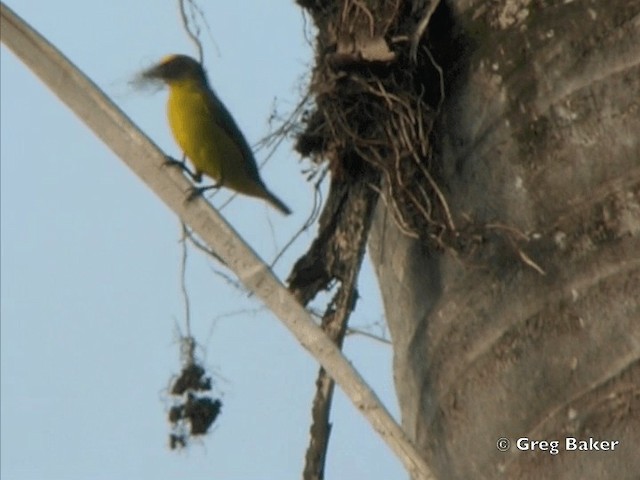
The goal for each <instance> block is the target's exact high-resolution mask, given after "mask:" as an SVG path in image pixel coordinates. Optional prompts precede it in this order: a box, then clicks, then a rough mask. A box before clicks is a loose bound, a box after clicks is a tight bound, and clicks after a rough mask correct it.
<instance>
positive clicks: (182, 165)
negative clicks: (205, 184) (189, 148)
mask: <svg viewBox="0 0 640 480" xmlns="http://www.w3.org/2000/svg"><path fill="white" fill-rule="evenodd" d="M164 166H166V167H178V168H179V169H180V170H182V171H183V172H184V173H186V174H187V175H189V177H191V179H192V180H193V181H194V182H196V183H200V181H201V180H202V174H201V173H200V172H198V171H196V172H192V171H191V170H189V167H187V162H186V161H185V159H184V158H183V159H182V160H176V159H175V158H173V157H171V156H169V155H166V156H165V161H164Z"/></svg>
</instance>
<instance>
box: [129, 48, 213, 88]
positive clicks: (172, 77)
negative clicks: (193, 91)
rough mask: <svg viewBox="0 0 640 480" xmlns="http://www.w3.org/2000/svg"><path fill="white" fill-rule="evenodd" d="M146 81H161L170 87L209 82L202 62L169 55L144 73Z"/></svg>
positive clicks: (186, 56)
mask: <svg viewBox="0 0 640 480" xmlns="http://www.w3.org/2000/svg"><path fill="white" fill-rule="evenodd" d="M142 78H143V79H146V80H161V81H163V82H165V83H166V84H168V85H171V84H175V83H180V82H184V81H197V82H204V83H206V82H207V77H206V74H205V72H204V69H203V68H202V65H201V64H200V62H198V61H197V60H196V59H194V58H191V57H189V56H188V55H168V56H166V57H164V58H163V59H162V60H161V61H160V63H158V64H157V65H155V66H154V67H151V68H150V69H149V70H146V71H144V72H142Z"/></svg>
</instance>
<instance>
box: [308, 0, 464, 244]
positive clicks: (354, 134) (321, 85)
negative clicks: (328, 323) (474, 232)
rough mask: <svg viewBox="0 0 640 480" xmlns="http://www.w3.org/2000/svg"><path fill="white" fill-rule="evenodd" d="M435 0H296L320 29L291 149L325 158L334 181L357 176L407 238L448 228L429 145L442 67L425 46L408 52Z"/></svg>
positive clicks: (441, 90) (438, 234) (438, 233)
mask: <svg viewBox="0 0 640 480" xmlns="http://www.w3.org/2000/svg"><path fill="white" fill-rule="evenodd" d="M434 1H435V0H432V2H428V1H425V0H417V1H409V0H368V1H365V0H343V1H299V2H298V3H300V4H301V5H303V6H305V7H306V8H307V9H308V10H309V11H310V12H311V15H312V16H313V18H314V20H315V22H316V25H317V26H318V29H319V35H318V38H317V45H316V52H317V58H316V68H315V70H314V75H313V80H312V85H311V92H312V94H313V95H314V98H315V110H314V111H313V112H312V113H310V114H309V115H308V116H307V118H306V119H305V121H306V130H305V132H304V133H303V134H302V135H300V137H299V139H298V144H297V149H298V151H299V152H300V153H301V154H303V155H305V156H309V157H311V158H313V159H315V160H316V161H318V162H320V161H325V160H328V162H329V166H330V170H331V173H332V178H333V181H334V182H338V181H340V182H346V183H348V184H349V183H351V184H353V183H357V182H359V181H361V179H363V178H366V179H367V181H368V182H370V184H369V186H370V188H371V189H373V190H374V191H376V192H378V194H382V195H381V198H382V200H383V201H384V202H385V203H386V204H387V206H388V207H389V211H390V212H391V213H392V215H393V218H394V219H395V221H396V223H397V225H398V226H399V228H400V229H401V230H402V231H403V232H405V233H406V234H407V235H410V236H412V237H416V238H418V237H420V238H431V239H438V238H440V237H441V236H442V235H443V233H444V232H446V231H452V230H454V229H455V226H454V224H453V220H452V218H451V215H450V213H449V210H448V207H447V203H446V200H445V197H444V195H443V193H442V191H441V189H440V187H439V186H438V183H437V181H438V180H437V179H438V176H439V169H438V165H436V164H434V162H433V158H432V154H431V152H432V149H431V142H430V134H431V130H432V127H433V123H434V120H435V118H436V116H437V113H438V110H439V107H440V104H441V103H442V100H443V96H444V88H443V80H442V71H441V70H440V68H439V66H438V65H437V63H436V62H435V61H434V59H433V57H432V56H431V53H430V52H429V50H428V49H427V48H426V46H424V45H423V46H422V47H421V48H417V49H415V52H416V56H415V58H413V57H412V46H415V45H417V43H412V40H415V39H416V38H418V40H419V36H417V35H416V33H418V34H420V35H421V33H420V31H419V29H420V26H421V25H422V24H426V23H425V17H424V15H425V14H429V15H430V14H431V13H433V9H434V6H435V5H434V3H433V2H434ZM436 3H437V2H436ZM426 20H427V21H428V19H426Z"/></svg>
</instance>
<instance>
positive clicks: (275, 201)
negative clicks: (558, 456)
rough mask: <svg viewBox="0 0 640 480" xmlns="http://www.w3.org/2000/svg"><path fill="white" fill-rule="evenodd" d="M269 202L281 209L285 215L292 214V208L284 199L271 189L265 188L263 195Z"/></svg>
mask: <svg viewBox="0 0 640 480" xmlns="http://www.w3.org/2000/svg"><path fill="white" fill-rule="evenodd" d="M262 198H264V199H265V200H266V201H267V202H269V203H270V204H271V205H272V206H274V207H275V208H277V209H278V210H280V211H281V212H282V213H283V214H284V215H291V209H290V208H289V207H287V206H286V205H285V204H284V202H283V201H282V200H280V199H279V198H278V197H276V196H275V195H274V194H273V193H271V192H270V191H269V190H267V189H265V190H264V193H263V195H262Z"/></svg>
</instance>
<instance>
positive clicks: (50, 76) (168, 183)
mask: <svg viewBox="0 0 640 480" xmlns="http://www.w3.org/2000/svg"><path fill="white" fill-rule="evenodd" d="M0 12H1V23H0V32H1V40H2V43H4V44H5V45H6V46H7V47H9V48H10V49H11V50H12V51H13V52H14V53H15V54H16V55H17V56H18V58H20V59H21V60H22V61H23V62H24V63H25V64H26V65H27V66H28V67H29V68H30V69H31V70H32V71H33V72H34V73H35V74H36V75H37V76H38V77H39V78H40V79H41V80H42V81H43V82H44V83H45V84H46V85H47V86H48V87H49V88H50V89H51V90H52V91H53V92H54V93H55V94H56V95H57V96H58V97H59V98H60V99H61V100H62V101H63V102H64V103H65V104H66V105H67V106H68V107H69V108H70V109H71V110H72V111H73V112H74V113H75V114H76V115H77V116H78V117H80V118H81V119H82V120H83V121H84V123H85V124H86V125H87V126H88V127H89V128H90V129H91V130H92V131H93V132H94V133H95V134H96V135H97V136H98V137H99V138H100V139H101V140H102V141H103V142H104V143H105V144H106V145H107V146H108V147H109V148H110V149H111V150H113V152H114V153H115V154H116V155H118V156H119V157H120V158H121V159H122V160H123V161H124V162H125V163H126V164H127V165H128V166H129V168H131V169H132V170H133V171H134V173H135V174H136V175H138V176H139V177H140V178H141V179H142V180H143V181H144V182H145V183H146V184H147V185H148V186H149V188H151V189H152V190H153V191H154V193H155V194H156V195H157V196H158V197H160V199H161V200H162V201H163V202H164V203H165V204H166V205H167V206H168V207H169V208H170V209H171V210H173V211H174V212H175V213H176V214H177V215H178V216H179V217H180V218H181V220H182V221H183V222H184V223H186V224H187V225H189V226H190V227H191V228H192V229H193V231H194V232H195V233H197V234H198V235H199V236H200V238H202V239H203V240H204V241H205V242H206V243H207V244H208V245H209V246H210V247H211V248H212V249H213V250H214V251H215V252H216V253H217V254H218V255H220V257H221V258H222V259H223V261H224V262H225V263H226V264H227V266H228V267H229V268H230V269H231V270H233V271H234V272H235V273H236V275H238V278H239V279H240V281H241V282H242V283H243V284H244V285H245V286H246V288H247V289H249V290H250V291H252V292H254V293H255V294H256V296H257V297H259V298H260V299H261V300H262V301H263V302H264V303H265V304H266V305H267V306H268V307H269V309H271V311H273V313H274V314H275V315H276V316H277V317H278V318H279V319H280V320H281V321H282V323H284V324H285V326H286V327H287V328H288V329H289V330H290V331H291V333H292V334H293V335H294V336H295V337H296V338H297V339H298V341H299V342H300V343H301V344H302V346H303V347H304V348H306V349H307V350H308V351H309V352H310V353H311V354H312V355H313V357H314V358H316V360H317V361H318V362H319V363H320V364H321V365H322V366H323V367H324V368H325V369H326V370H327V372H328V373H329V374H330V375H331V376H332V377H333V378H334V379H335V381H336V383H338V385H340V387H341V388H342V389H343V390H344V392H345V394H346V395H347V396H348V397H349V399H350V400H351V401H352V402H353V404H354V405H355V406H356V408H357V409H358V410H359V411H360V412H362V414H363V415H364V416H365V417H366V418H367V419H368V421H369V422H370V423H371V424H372V426H373V428H374V429H375V430H376V431H377V432H378V433H379V434H380V435H381V436H382V438H383V439H384V440H385V441H386V442H387V444H388V445H389V446H390V447H391V449H392V450H393V451H394V452H395V454H396V455H397V456H398V457H399V458H400V460H401V461H402V463H403V464H404V465H405V467H406V469H407V470H408V472H409V473H410V474H411V475H412V476H413V477H414V478H416V479H424V480H429V479H434V476H433V474H432V473H431V471H430V470H429V467H428V466H427V464H426V463H425V461H424V460H423V459H422V458H421V457H420V454H419V453H418V451H417V450H416V449H415V447H414V446H413V444H412V443H411V441H410V440H409V438H408V437H407V436H406V434H405V433H404V431H403V430H402V429H401V428H400V426H399V425H398V424H397V423H396V422H395V420H394V419H393V417H391V415H390V413H389V412H388V411H387V410H386V408H385V407H384V406H383V405H382V403H381V402H380V400H379V399H378V397H377V396H376V394H375V393H374V392H373V390H372V389H371V388H370V387H369V386H368V385H367V384H366V383H365V381H364V379H363V378H362V377H361V376H360V374H359V373H358V372H357V371H356V370H355V369H354V368H353V366H352V365H351V364H350V363H349V361H348V360H347V359H346V358H345V357H344V356H343V355H342V353H341V352H340V350H339V349H338V348H337V347H336V345H335V344H334V343H333V342H332V341H331V340H330V339H329V338H328V337H327V336H326V335H325V334H324V333H323V332H322V330H321V329H320V328H319V327H318V326H317V325H316V324H315V323H314V321H313V319H312V318H311V316H310V315H309V313H308V312H307V311H306V310H305V309H304V308H303V307H302V306H301V305H300V304H299V303H298V302H297V301H296V299H295V298H294V297H293V295H291V294H290V293H289V291H288V290H287V289H286V288H285V287H284V286H283V285H282V284H281V283H280V281H279V280H278V279H277V278H276V277H275V276H274V275H273V273H272V272H271V270H270V269H269V268H268V266H267V265H265V263H264V262H263V261H262V260H261V259H260V258H259V257H258V256H257V254H256V253H255V252H254V251H253V250H252V249H251V248H250V247H249V246H248V245H247V244H246V243H244V241H243V240H242V239H241V238H240V237H239V236H238V235H237V234H236V232H235V231H234V230H233V229H232V227H231V226H230V225H229V224H228V223H227V222H226V221H225V220H224V219H223V218H222V217H221V216H220V214H219V213H218V212H217V211H216V210H215V209H214V208H213V207H212V206H211V205H210V204H209V203H207V202H206V201H205V200H204V199H203V198H197V199H196V200H194V201H193V202H188V203H186V202H185V192H187V191H188V189H189V187H190V186H191V184H190V183H188V181H187V180H186V179H185V178H184V177H183V175H182V174H181V173H180V172H178V171H177V169H171V168H164V167H163V165H164V163H165V156H164V154H163V153H162V151H160V149H158V147H157V146H156V145H155V144H154V143H153V142H152V141H151V140H150V139H149V138H148V137H147V136H146V135H145V134H144V133H142V132H141V131H140V130H139V129H138V128H137V127H136V126H135V125H134V124H133V123H132V122H131V121H130V120H129V119H128V118H127V117H126V115H125V114H124V113H123V112H122V111H121V110H120V109H119V108H118V107H117V106H116V105H115V104H114V103H113V102H111V100H110V99H109V98H107V96H106V95H105V94H104V93H103V92H102V91H101V90H100V89H99V88H98V87H97V86H96V85H95V84H94V83H93V82H92V81H91V80H90V79H89V78H87V77H86V76H85V75H84V74H83V73H82V72H80V71H79V70H78V69H77V68H76V67H75V66H74V65H73V64H71V63H70V62H69V60H67V59H66V57H64V56H63V55H62V53H60V52H59V51H58V50H57V49H56V48H55V47H54V46H53V45H51V44H50V43H49V42H47V40H45V39H44V38H43V37H42V36H40V35H39V34H38V33H37V32H35V31H34V30H33V29H32V28H31V27H30V26H29V25H28V24H26V23H25V22H24V21H23V20H22V19H21V18H20V17H18V16H17V15H16V14H15V13H14V12H13V11H12V10H10V9H9V8H8V7H7V6H6V5H5V4H4V3H0Z"/></svg>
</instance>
